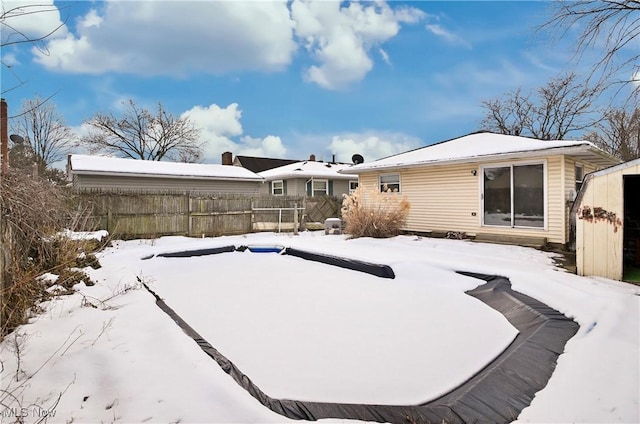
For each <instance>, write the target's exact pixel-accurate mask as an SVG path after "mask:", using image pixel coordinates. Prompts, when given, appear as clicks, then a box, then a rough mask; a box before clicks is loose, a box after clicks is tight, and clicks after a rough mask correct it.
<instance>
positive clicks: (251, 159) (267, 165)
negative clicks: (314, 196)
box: [222, 152, 298, 173]
mask: <svg viewBox="0 0 640 424" xmlns="http://www.w3.org/2000/svg"><path fill="white" fill-rule="evenodd" d="M294 162H298V160H296V159H273V158H262V157H256V156H236V157H235V158H233V154H232V153H231V152H224V153H223V154H222V164H223V165H234V166H241V167H243V168H246V169H248V170H250V171H252V172H255V173H258V172H262V171H266V170H268V169H273V168H278V167H280V166H284V165H289V164H291V163H294Z"/></svg>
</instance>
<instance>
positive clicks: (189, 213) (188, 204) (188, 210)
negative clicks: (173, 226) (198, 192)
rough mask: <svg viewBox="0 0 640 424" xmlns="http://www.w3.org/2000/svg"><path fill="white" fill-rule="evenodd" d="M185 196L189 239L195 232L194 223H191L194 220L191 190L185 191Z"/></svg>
mask: <svg viewBox="0 0 640 424" xmlns="http://www.w3.org/2000/svg"><path fill="white" fill-rule="evenodd" d="M184 196H185V199H186V201H187V208H186V209H187V237H191V233H192V232H193V222H191V220H192V219H193V217H192V216H191V192H190V191H189V190H187V191H185V192H184Z"/></svg>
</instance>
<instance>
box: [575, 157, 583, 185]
mask: <svg viewBox="0 0 640 424" xmlns="http://www.w3.org/2000/svg"><path fill="white" fill-rule="evenodd" d="M583 180H584V166H582V165H578V164H576V191H578V190H580V187H582V181H583Z"/></svg>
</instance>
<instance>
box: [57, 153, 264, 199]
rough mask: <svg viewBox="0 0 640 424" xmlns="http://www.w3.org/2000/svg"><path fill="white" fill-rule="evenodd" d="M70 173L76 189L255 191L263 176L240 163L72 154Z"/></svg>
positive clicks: (68, 172) (69, 159)
mask: <svg viewBox="0 0 640 424" xmlns="http://www.w3.org/2000/svg"><path fill="white" fill-rule="evenodd" d="M67 176H68V178H69V180H70V181H71V183H72V186H73V188H75V189H87V188H89V189H91V188H100V189H127V190H158V191H160V190H193V191H201V192H211V193H239V194H253V193H257V192H258V191H259V190H260V187H261V186H262V185H263V181H264V179H263V178H262V177H260V176H259V175H257V174H255V173H253V172H251V171H250V170H248V169H245V168H242V167H238V166H224V165H210V164H199V163H178V162H163V161H149V160H138V159H123V158H114V157H104V156H88V155H69V156H68V158H67Z"/></svg>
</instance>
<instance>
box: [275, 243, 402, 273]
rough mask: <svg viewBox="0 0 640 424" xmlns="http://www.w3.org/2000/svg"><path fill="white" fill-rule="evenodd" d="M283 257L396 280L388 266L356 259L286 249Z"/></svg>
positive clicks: (290, 248)
mask: <svg viewBox="0 0 640 424" xmlns="http://www.w3.org/2000/svg"><path fill="white" fill-rule="evenodd" d="M284 254H285V255H291V256H295V257H298V258H302V259H306V260H309V261H315V262H321V263H323V264H327V265H333V266H337V267H340V268H346V269H352V270H354V271H360V272H365V273H367V274H371V275H375V276H377V277H382V278H392V279H393V278H396V275H395V274H394V272H393V269H391V267H390V266H389V265H381V264H374V263H371V262H364V261H359V260H357V259H347V258H341V257H338V256H331V255H327V254H324V253H313V252H308V251H306V250H300V249H294V248H292V247H287V248H286V249H284Z"/></svg>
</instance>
